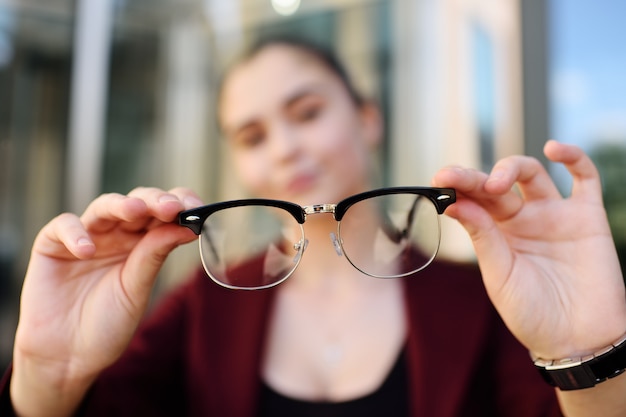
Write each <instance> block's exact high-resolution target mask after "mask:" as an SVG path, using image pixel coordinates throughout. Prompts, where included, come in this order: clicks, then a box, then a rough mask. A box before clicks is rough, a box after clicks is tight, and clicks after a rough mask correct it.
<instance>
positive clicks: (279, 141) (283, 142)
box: [270, 123, 301, 162]
mask: <svg viewBox="0 0 626 417" xmlns="http://www.w3.org/2000/svg"><path fill="white" fill-rule="evenodd" d="M300 150H301V143H300V137H299V135H298V133H297V131H296V129H294V128H293V126H290V125H289V124H288V123H280V124H277V125H275V126H273V129H272V131H271V133H270V152H271V156H272V159H274V160H275V161H278V162H284V161H289V160H291V159H293V158H294V157H295V156H296V155H297V154H298V153H299V152H300Z"/></svg>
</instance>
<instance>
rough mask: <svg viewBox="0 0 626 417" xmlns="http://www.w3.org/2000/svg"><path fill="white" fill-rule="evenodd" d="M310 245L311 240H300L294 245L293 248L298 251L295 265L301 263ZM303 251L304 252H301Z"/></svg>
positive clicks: (294, 261) (294, 258)
mask: <svg viewBox="0 0 626 417" xmlns="http://www.w3.org/2000/svg"><path fill="white" fill-rule="evenodd" d="M308 245H309V239H300V240H299V241H297V242H296V243H294V244H293V248H294V249H295V250H296V256H294V257H293V263H294V264H297V263H298V262H300V259H301V258H302V255H303V254H304V251H305V250H306V247H307V246H308ZM300 249H302V250H300Z"/></svg>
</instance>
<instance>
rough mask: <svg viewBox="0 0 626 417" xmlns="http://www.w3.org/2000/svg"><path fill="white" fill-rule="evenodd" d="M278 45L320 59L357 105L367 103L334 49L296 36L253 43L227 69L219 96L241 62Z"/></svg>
mask: <svg viewBox="0 0 626 417" xmlns="http://www.w3.org/2000/svg"><path fill="white" fill-rule="evenodd" d="M276 45H284V46H287V47H291V48H294V49H298V50H300V51H302V52H304V53H306V54H309V55H311V56H312V57H314V58H315V59H316V60H317V61H319V62H320V63H321V64H322V65H324V66H325V67H326V68H327V69H328V70H330V71H331V72H332V73H333V74H335V75H336V76H337V77H339V80H340V81H341V83H342V84H343V85H344V87H345V88H346V91H347V92H348V94H349V95H350V98H351V99H352V101H353V102H354V104H355V105H356V106H359V107H360V106H361V105H363V104H364V103H365V100H364V98H363V96H362V95H361V94H360V93H359V92H358V91H357V89H356V88H355V87H354V84H353V83H352V80H351V79H350V76H349V75H348V72H347V71H346V69H345V68H344V66H343V65H342V64H341V63H340V62H339V60H338V59H337V57H336V55H335V54H334V52H333V51H331V50H330V49H328V48H325V47H323V46H321V45H319V44H316V43H313V42H311V41H309V40H305V39H300V38H295V37H291V36H290V37H286V36H280V37H269V38H262V39H259V40H257V41H256V42H255V43H253V44H252V45H251V46H250V47H249V48H247V49H246V50H244V52H243V53H242V54H241V55H240V56H239V57H238V59H237V60H236V61H235V63H234V65H231V66H230V67H229V69H227V70H226V72H225V74H224V76H223V78H222V82H221V83H220V92H219V96H221V89H222V88H223V86H224V84H225V83H224V81H225V80H226V79H228V75H229V74H230V72H231V70H232V69H233V68H235V67H237V66H238V65H239V64H242V63H245V62H247V61H249V60H250V59H252V58H254V57H255V56H256V55H258V54H259V53H261V52H262V51H264V50H265V49H266V48H268V47H271V46H276Z"/></svg>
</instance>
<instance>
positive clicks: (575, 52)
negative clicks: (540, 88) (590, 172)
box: [550, 0, 626, 148]
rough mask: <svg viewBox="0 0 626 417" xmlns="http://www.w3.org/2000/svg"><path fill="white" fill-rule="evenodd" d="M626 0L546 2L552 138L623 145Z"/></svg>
mask: <svg viewBox="0 0 626 417" xmlns="http://www.w3.org/2000/svg"><path fill="white" fill-rule="evenodd" d="M624 19H626V0H602V1H589V0H550V23H551V27H550V38H551V39H550V61H551V62H550V79H551V86H552V87H551V91H550V97H551V118H552V124H551V136H552V137H553V138H555V139H558V140H560V141H563V142H569V143H576V144H578V145H581V146H583V147H586V148H588V147H589V146H590V145H591V144H592V142H593V141H598V140H614V141H615V140H619V141H621V142H622V143H625V144H626V24H624Z"/></svg>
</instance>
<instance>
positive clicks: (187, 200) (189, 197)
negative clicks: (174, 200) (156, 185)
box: [169, 187, 204, 210]
mask: <svg viewBox="0 0 626 417" xmlns="http://www.w3.org/2000/svg"><path fill="white" fill-rule="evenodd" d="M169 192H170V193H171V194H173V195H175V196H177V197H178V199H179V200H180V201H182V202H183V204H184V205H185V210H189V209H192V208H196V207H199V206H202V205H204V202H203V201H202V199H201V198H200V197H199V196H198V194H196V193H195V192H194V191H193V190H191V189H189V188H185V187H177V188H172V189H171V190H170V191H169Z"/></svg>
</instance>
